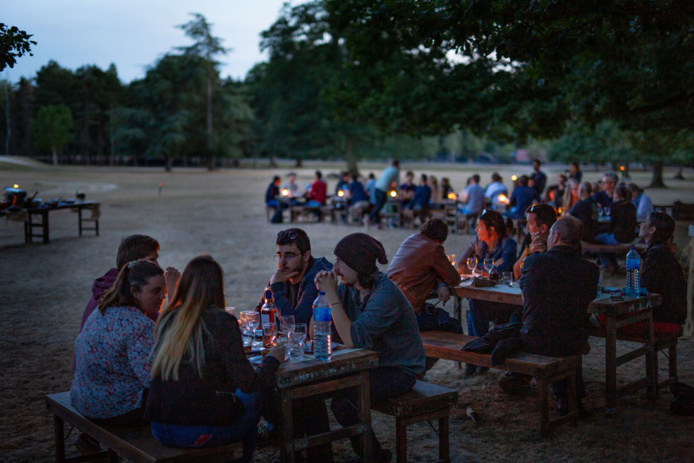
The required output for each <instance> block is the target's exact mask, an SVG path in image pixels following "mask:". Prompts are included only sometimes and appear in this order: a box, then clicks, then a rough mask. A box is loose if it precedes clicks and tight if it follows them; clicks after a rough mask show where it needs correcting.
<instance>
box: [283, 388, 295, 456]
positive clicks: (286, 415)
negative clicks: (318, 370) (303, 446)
mask: <svg viewBox="0 0 694 463" xmlns="http://www.w3.org/2000/svg"><path fill="white" fill-rule="evenodd" d="M292 405H293V400H292V399H291V398H289V397H286V394H285V393H284V392H283V390H281V389H280V406H281V407H282V410H281V413H282V427H281V429H280V461H282V463H287V462H293V461H294V451H293V450H292V449H291V448H290V447H291V445H292V440H293V439H294V416H293V413H292Z"/></svg>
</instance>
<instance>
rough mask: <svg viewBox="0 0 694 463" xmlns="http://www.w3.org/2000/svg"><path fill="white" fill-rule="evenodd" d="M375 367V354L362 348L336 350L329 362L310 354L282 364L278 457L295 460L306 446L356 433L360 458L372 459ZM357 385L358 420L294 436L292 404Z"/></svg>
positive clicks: (280, 372)
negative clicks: (371, 376) (371, 377)
mask: <svg viewBox="0 0 694 463" xmlns="http://www.w3.org/2000/svg"><path fill="white" fill-rule="evenodd" d="M376 366H378V354H377V353H376V352H373V351H370V350H365V349H341V350H335V351H333V354H332V359H331V360H330V361H329V362H321V361H319V360H316V359H314V358H313V357H306V358H305V360H302V361H293V360H290V361H287V362H284V363H282V365H281V366H280V368H279V370H278V371H277V376H276V384H275V386H276V387H277V389H278V392H279V396H280V408H281V410H280V412H281V413H280V416H281V423H282V425H281V426H280V429H281V434H280V458H281V460H282V462H293V461H295V453H296V452H299V451H301V450H302V449H305V448H307V447H313V446H316V445H325V444H328V443H331V442H333V441H335V440H339V439H344V438H347V437H353V436H358V437H359V438H360V439H362V444H363V445H362V454H361V455H359V456H360V457H361V460H362V461H371V460H372V456H371V450H372V446H371V434H370V433H369V429H370V428H371V399H370V390H369V369H370V368H374V367H376ZM352 387H356V388H357V397H358V400H357V403H356V404H355V405H356V406H357V407H358V408H359V417H360V422H359V423H358V424H356V425H354V426H349V427H346V428H341V429H336V430H331V431H328V432H325V433H323V434H319V435H315V436H308V437H298V438H297V437H296V436H294V435H293V430H294V424H293V414H292V403H293V401H294V400H297V399H301V398H303V397H310V396H318V395H324V394H328V393H331V392H335V391H339V390H343V389H347V388H352Z"/></svg>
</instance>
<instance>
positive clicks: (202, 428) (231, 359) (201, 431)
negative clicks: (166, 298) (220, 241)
mask: <svg viewBox="0 0 694 463" xmlns="http://www.w3.org/2000/svg"><path fill="white" fill-rule="evenodd" d="M225 306H226V303H225V299H224V281H223V274H222V268H221V267H220V266H219V264H218V263H217V262H215V260H214V259H212V257H210V256H205V255H203V256H199V257H196V258H194V259H193V260H191V261H190V263H188V265H187V266H186V268H185V270H184V271H183V276H182V277H181V282H180V284H179V286H178V289H177V291H176V294H175V295H174V297H173V299H172V300H171V301H170V302H169V303H168V304H167V305H166V307H164V309H163V310H162V314H161V317H160V318H159V321H158V322H157V326H156V335H155V341H154V347H153V349H152V383H151V387H150V391H149V395H148V398H147V408H146V410H145V418H146V419H148V420H150V422H151V427H152V434H153V435H154V437H155V438H156V439H157V440H158V441H159V442H161V443H162V444H164V445H166V446H169V447H185V448H205V447H217V446H220V445H226V444H229V443H232V442H238V441H242V442H243V457H242V459H241V461H243V462H250V461H252V460H253V453H254V451H255V440H256V425H257V422H258V419H259V417H260V412H261V399H260V392H259V391H260V389H261V388H264V387H268V386H267V385H268V384H269V383H270V380H271V377H272V375H273V374H274V373H275V372H276V371H277V369H278V368H279V365H280V363H281V362H283V361H284V347H276V348H274V349H273V350H272V351H270V353H269V354H268V355H267V356H266V357H265V358H264V359H263V361H262V363H261V364H260V365H259V366H258V367H257V369H256V370H254V369H253V367H252V366H251V364H250V362H249V361H248V358H246V354H245V353H244V348H243V341H242V340H241V331H240V329H239V324H238V321H237V319H236V318H235V317H234V316H233V315H232V314H230V313H227V312H226V311H225V310H224V307H225Z"/></svg>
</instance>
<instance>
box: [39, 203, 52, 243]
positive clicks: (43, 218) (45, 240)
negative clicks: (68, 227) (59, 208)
mask: <svg viewBox="0 0 694 463" xmlns="http://www.w3.org/2000/svg"><path fill="white" fill-rule="evenodd" d="M41 221H42V223H41V230H42V231H43V244H48V242H49V241H50V238H49V237H48V209H46V210H44V211H41Z"/></svg>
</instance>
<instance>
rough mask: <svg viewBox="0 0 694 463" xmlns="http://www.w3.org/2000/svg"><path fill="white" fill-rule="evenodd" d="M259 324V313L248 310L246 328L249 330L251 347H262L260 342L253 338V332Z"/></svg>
mask: <svg viewBox="0 0 694 463" xmlns="http://www.w3.org/2000/svg"><path fill="white" fill-rule="evenodd" d="M259 324H260V314H259V313H258V312H248V329H249V330H250V332H251V340H252V341H251V347H262V342H258V341H256V339H255V332H256V330H257V329H258V325H259Z"/></svg>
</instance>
